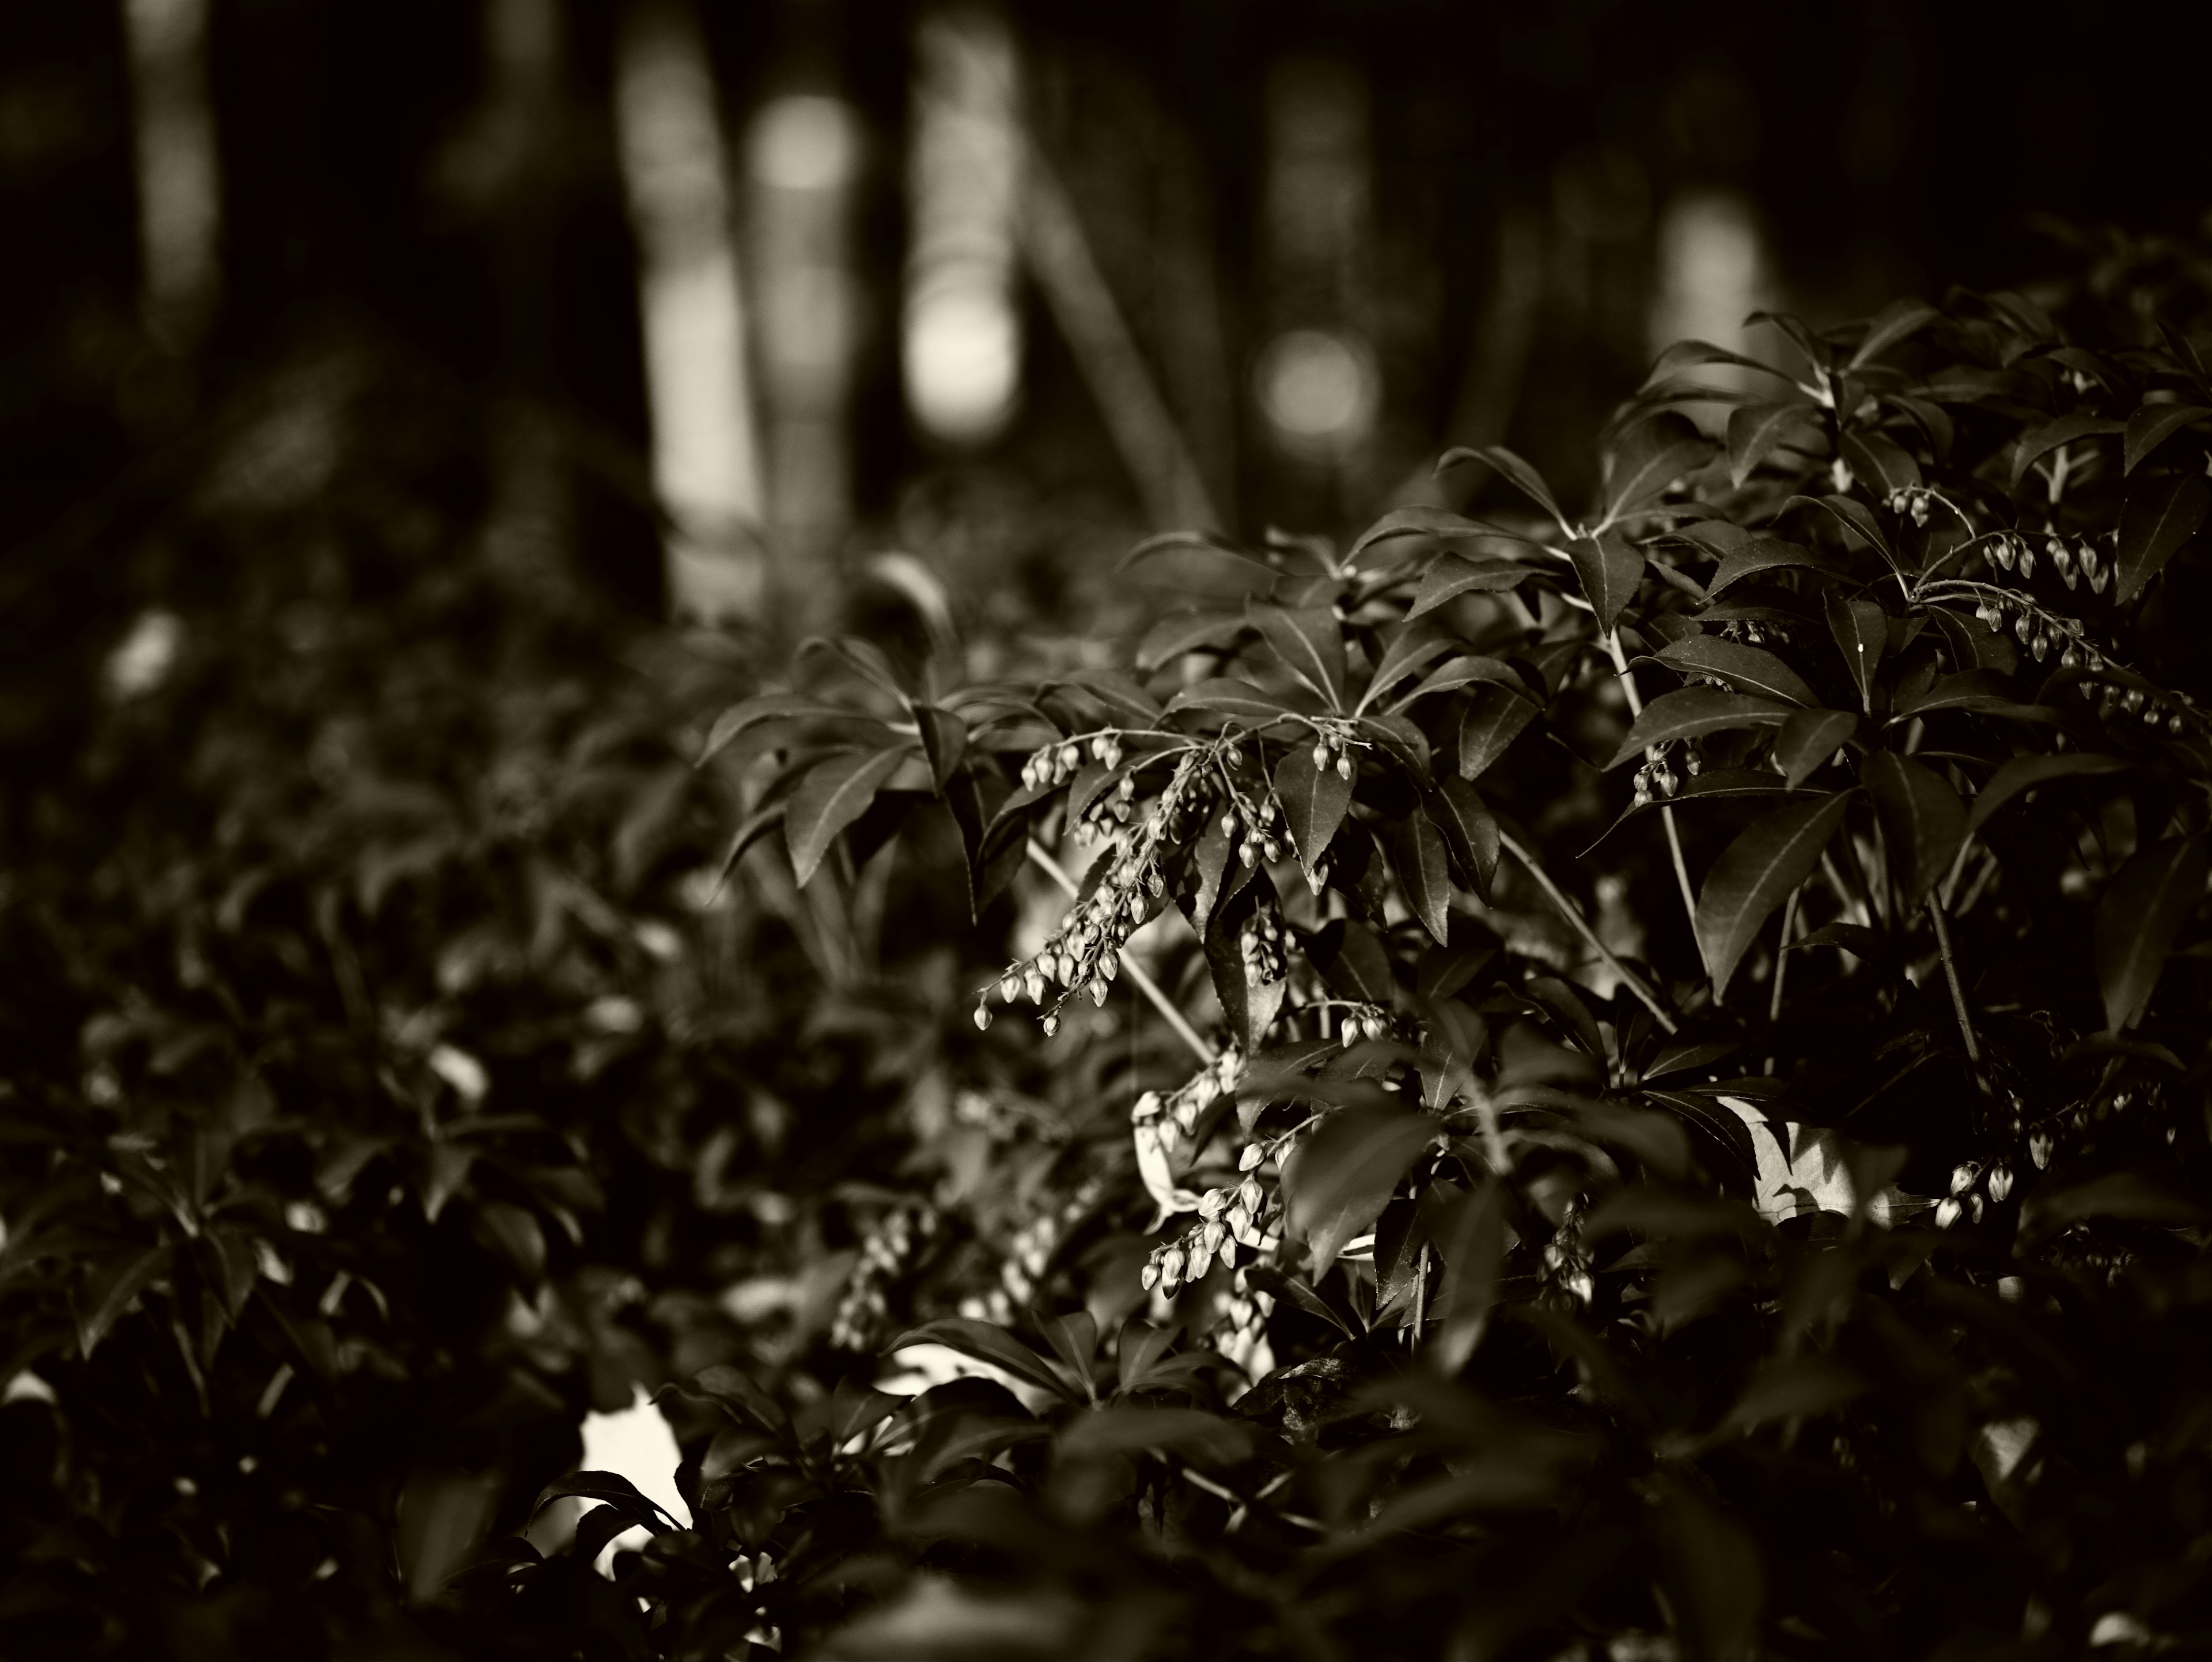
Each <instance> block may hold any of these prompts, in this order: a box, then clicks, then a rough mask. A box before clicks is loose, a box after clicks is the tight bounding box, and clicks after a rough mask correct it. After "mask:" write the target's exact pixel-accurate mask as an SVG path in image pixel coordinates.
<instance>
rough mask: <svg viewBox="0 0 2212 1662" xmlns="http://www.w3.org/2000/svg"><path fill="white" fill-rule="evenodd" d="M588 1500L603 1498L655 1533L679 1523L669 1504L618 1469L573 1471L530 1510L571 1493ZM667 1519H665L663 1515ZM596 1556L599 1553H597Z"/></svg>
mask: <svg viewBox="0 0 2212 1662" xmlns="http://www.w3.org/2000/svg"><path fill="white" fill-rule="evenodd" d="M568 1495H576V1496H579V1497H580V1498H581V1499H583V1500H586V1501H605V1502H606V1503H607V1505H609V1506H610V1507H619V1508H621V1509H622V1510H623V1512H624V1513H626V1514H628V1515H629V1516H630V1517H632V1518H634V1519H636V1521H638V1522H639V1523H641V1524H643V1525H645V1526H646V1527H647V1528H648V1529H650V1530H651V1531H653V1533H654V1534H656V1535H658V1534H660V1533H662V1532H664V1531H666V1530H669V1529H673V1528H675V1527H677V1523H676V1518H675V1515H674V1514H673V1513H671V1512H670V1511H669V1510H668V1508H667V1507H664V1506H662V1505H660V1504H659V1502H658V1501H652V1500H648V1499H647V1497H646V1496H645V1495H642V1494H641V1493H640V1492H639V1490H638V1487H637V1485H636V1484H635V1483H633V1482H630V1480H629V1478H627V1477H625V1476H623V1475H622V1473H620V1472H619V1471H572V1472H570V1473H569V1474H568V1476H566V1477H563V1478H562V1479H561V1480H560V1481H559V1482H553V1483H548V1484H547V1485H546V1486H545V1488H544V1490H543V1491H542V1492H541V1493H540V1494H539V1495H538V1502H537V1505H536V1506H534V1507H532V1508H531V1510H532V1512H533V1513H537V1512H542V1511H544V1508H545V1504H546V1502H547V1501H558V1500H562V1499H564V1498H566V1497H567V1496H568ZM662 1519H666V1520H667V1521H666V1522H665V1523H663V1522H662V1521H660V1520H662ZM595 1556H596V1555H595Z"/></svg>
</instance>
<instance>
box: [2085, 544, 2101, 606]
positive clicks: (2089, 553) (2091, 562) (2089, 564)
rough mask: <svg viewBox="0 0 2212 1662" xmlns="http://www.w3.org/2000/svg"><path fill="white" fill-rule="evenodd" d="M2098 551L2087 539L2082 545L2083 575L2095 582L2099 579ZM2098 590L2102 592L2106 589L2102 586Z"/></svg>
mask: <svg viewBox="0 0 2212 1662" xmlns="http://www.w3.org/2000/svg"><path fill="white" fill-rule="evenodd" d="M2097 571H2098V564H2097V551H2096V550H2095V549H2094V548H2092V547H2091V546H2090V545H2089V544H2088V543H2087V541H2086V540H2085V541H2084V542H2083V543H2082V545H2081V575H2083V576H2085V577H2087V579H2088V580H2089V581H2091V582H2092V583H2094V582H2095V581H2097ZM2097 592H2098V593H2099V594H2103V593H2104V590H2103V589H2101V588H2100V589H2099V590H2098V591H2097Z"/></svg>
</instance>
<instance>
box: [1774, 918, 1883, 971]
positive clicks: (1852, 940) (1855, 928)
mask: <svg viewBox="0 0 2212 1662" xmlns="http://www.w3.org/2000/svg"><path fill="white" fill-rule="evenodd" d="M1802 947H1842V948H1843V949H1844V951H1845V952H1847V953H1850V954H1851V955H1852V956H1853V957H1854V958H1860V959H1865V960H1866V961H1867V962H1868V963H1869V964H1875V963H1879V962H1880V961H1881V959H1882V957H1883V956H1884V953H1883V949H1882V944H1881V936H1880V935H1878V934H1875V932H1874V931H1873V930H1872V929H1869V928H1867V926H1866V925H1865V924H1863V923H1823V924H1822V925H1821V926H1820V928H1817V929H1815V930H1814V931H1813V932H1812V933H1811V934H1801V935H1799V936H1798V937H1797V939H1796V940H1795V941H1791V942H1790V951H1791V952H1793V953H1794V952H1796V951H1798V950H1799V949H1800V948H1802Z"/></svg>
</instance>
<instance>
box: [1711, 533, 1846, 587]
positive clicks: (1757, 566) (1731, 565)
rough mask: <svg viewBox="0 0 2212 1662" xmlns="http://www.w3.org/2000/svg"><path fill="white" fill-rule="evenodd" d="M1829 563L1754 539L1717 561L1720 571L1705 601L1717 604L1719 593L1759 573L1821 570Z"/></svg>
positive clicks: (1794, 547)
mask: <svg viewBox="0 0 2212 1662" xmlns="http://www.w3.org/2000/svg"><path fill="white" fill-rule="evenodd" d="M1830 564H1832V561H1830V560H1829V559H1827V558H1825V557H1822V556H1820V555H1819V554H1816V553H1814V551H1813V550H1811V549H1809V548H1806V547H1802V546H1801V545H1798V544H1796V543H1785V542H1784V541H1783V540H1782V539H1779V538H1778V537H1754V538H1753V539H1751V540H1750V541H1749V542H1747V543H1745V544H1743V545H1741V547H1738V548H1732V549H1730V550H1729V551H1728V552H1727V553H1726V554H1725V555H1723V557H1722V558H1721V563H1720V569H1718V570H1717V571H1715V572H1714V573H1713V578H1712V581H1711V583H1710V584H1709V585H1708V586H1707V587H1706V589H1705V598H1706V599H1707V600H1718V599H1719V598H1720V597H1721V594H1722V592H1723V590H1725V589H1729V588H1732V587H1735V585H1736V584H1737V583H1739V582H1741V581H1743V580H1744V579H1745V578H1746V577H1753V576H1757V575H1759V573H1760V572H1762V571H1778V570H1782V569H1787V568H1791V567H1794V568H1796V569H1801V570H1808V571H1819V570H1825V569H1827V567H1828V566H1829V565H1830Z"/></svg>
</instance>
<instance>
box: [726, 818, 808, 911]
mask: <svg viewBox="0 0 2212 1662" xmlns="http://www.w3.org/2000/svg"><path fill="white" fill-rule="evenodd" d="M790 807H791V804H790V803H789V802H787V801H783V802H770V803H769V805H768V806H767V807H762V808H755V809H754V810H753V811H752V813H749V814H747V815H746V816H745V818H744V822H743V823H742V824H741V825H738V830H737V835H736V836H734V837H731V838H730V846H729V847H728V848H727V849H725V850H724V851H723V854H722V866H721V869H720V871H719V872H717V873H716V874H715V875H714V890H715V892H716V893H718V894H719V893H720V892H721V888H722V885H723V884H725V883H726V882H728V881H729V880H730V874H731V873H732V872H733V871H735V870H736V869H737V866H738V861H740V860H742V859H744V857H745V850H746V849H750V847H752V845H753V844H754V843H757V842H759V841H760V840H761V838H762V837H766V836H767V835H768V834H769V832H770V831H774V830H775V828H776V827H777V826H779V825H781V824H783V817H784V815H785V814H786V813H787V812H789V810H790Z"/></svg>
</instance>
